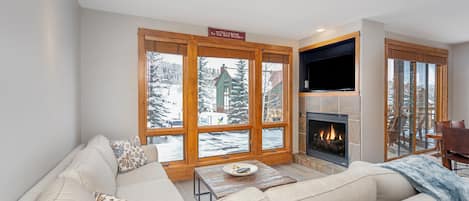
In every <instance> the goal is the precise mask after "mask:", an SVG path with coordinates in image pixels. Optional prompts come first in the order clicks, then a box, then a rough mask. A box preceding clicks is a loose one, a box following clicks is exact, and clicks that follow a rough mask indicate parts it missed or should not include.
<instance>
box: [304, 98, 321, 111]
mask: <svg viewBox="0 0 469 201" xmlns="http://www.w3.org/2000/svg"><path fill="white" fill-rule="evenodd" d="M305 109H306V111H307V112H319V111H320V110H321V98H320V97H316V96H310V97H307V98H306V100H305Z"/></svg>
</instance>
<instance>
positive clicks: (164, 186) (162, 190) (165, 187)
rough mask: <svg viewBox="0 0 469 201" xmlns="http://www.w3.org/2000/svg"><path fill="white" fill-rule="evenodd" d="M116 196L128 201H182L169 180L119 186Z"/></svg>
mask: <svg viewBox="0 0 469 201" xmlns="http://www.w3.org/2000/svg"><path fill="white" fill-rule="evenodd" d="M116 196H117V197H119V198H121V199H126V200H130V201H133V200H138V201H155V200H165V201H166V200H167V201H184V199H182V197H181V195H180V194H179V191H178V190H177V189H176V187H175V186H174V184H173V183H172V182H171V181H170V180H169V179H158V180H154V181H146V182H141V183H135V184H130V185H125V186H119V187H118V188H117V193H116Z"/></svg>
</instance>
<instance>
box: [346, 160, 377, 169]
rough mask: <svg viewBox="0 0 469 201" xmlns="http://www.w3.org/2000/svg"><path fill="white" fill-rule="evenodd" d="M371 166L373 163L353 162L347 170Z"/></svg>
mask: <svg viewBox="0 0 469 201" xmlns="http://www.w3.org/2000/svg"><path fill="white" fill-rule="evenodd" d="M371 165H373V163H369V162H365V161H354V162H352V163H351V164H350V165H349V168H358V167H367V166H371Z"/></svg>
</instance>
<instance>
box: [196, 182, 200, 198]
mask: <svg viewBox="0 0 469 201" xmlns="http://www.w3.org/2000/svg"><path fill="white" fill-rule="evenodd" d="M197 201H200V178H198V177H197Z"/></svg>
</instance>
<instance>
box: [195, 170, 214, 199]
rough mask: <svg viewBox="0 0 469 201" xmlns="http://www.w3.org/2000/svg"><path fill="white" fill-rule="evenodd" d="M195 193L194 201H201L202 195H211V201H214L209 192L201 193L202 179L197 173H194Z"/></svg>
mask: <svg viewBox="0 0 469 201" xmlns="http://www.w3.org/2000/svg"><path fill="white" fill-rule="evenodd" d="M196 182H197V189H196V187H195V186H196V184H195V183H196ZM192 187H193V193H194V199H195V200H196V201H200V196H202V195H206V194H209V195H210V201H212V192H210V191H208V192H204V193H201V192H200V177H199V175H197V174H196V173H195V172H194V177H193V186H192Z"/></svg>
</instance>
